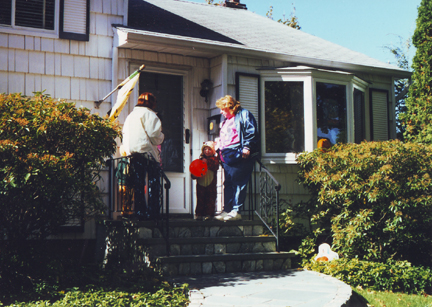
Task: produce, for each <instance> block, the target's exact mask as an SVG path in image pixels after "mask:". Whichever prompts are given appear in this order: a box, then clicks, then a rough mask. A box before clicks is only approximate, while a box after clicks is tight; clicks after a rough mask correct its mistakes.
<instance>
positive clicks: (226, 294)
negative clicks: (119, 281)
mask: <svg viewBox="0 0 432 307" xmlns="http://www.w3.org/2000/svg"><path fill="white" fill-rule="evenodd" d="M171 281H172V282H174V283H179V284H182V283H188V284H189V289H190V299H191V303H190V304H189V307H198V306H203V307H225V306H230V307H231V306H239V307H243V306H260V307H263V306H269V307H282V306H283V307H287V306H290V307H297V306H299V307H300V306H301V307H341V306H344V304H346V303H347V302H348V301H349V299H350V297H351V295H352V291H351V287H350V286H348V285H347V284H345V283H343V282H341V281H339V280H338V279H336V278H333V277H330V276H327V275H324V274H320V273H317V272H312V271H305V270H289V271H282V272H278V271H277V272H251V273H226V274H214V275H200V276H179V277H174V278H171ZM347 305H348V304H347ZM345 306H346V305H345Z"/></svg>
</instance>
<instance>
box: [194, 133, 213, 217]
mask: <svg viewBox="0 0 432 307" xmlns="http://www.w3.org/2000/svg"><path fill="white" fill-rule="evenodd" d="M214 146H215V144H214V142H212V141H208V142H204V144H203V146H202V148H201V155H200V157H199V158H200V160H202V161H204V162H205V163H207V173H206V174H205V175H204V176H202V177H199V178H198V177H195V176H194V175H192V178H193V179H196V181H197V185H196V190H197V205H196V209H195V219H197V220H203V221H206V220H209V219H210V218H212V217H213V216H214V215H215V211H216V183H217V178H216V173H217V170H218V169H219V158H218V157H217V155H216V151H215V148H214Z"/></svg>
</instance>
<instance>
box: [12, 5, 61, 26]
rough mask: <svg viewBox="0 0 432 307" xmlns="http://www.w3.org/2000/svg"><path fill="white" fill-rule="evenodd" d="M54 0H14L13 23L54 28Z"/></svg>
mask: <svg viewBox="0 0 432 307" xmlns="http://www.w3.org/2000/svg"><path fill="white" fill-rule="evenodd" d="M54 1H55V0H16V12H15V25H16V26H22V27H29V28H39V29H47V30H54Z"/></svg>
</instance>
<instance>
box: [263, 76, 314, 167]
mask: <svg viewBox="0 0 432 307" xmlns="http://www.w3.org/2000/svg"><path fill="white" fill-rule="evenodd" d="M268 81H270V82H271V81H273V82H274V81H276V82H303V108H304V109H303V112H304V118H305V127H304V128H305V131H304V138H305V139H304V146H305V150H306V151H310V150H311V147H310V144H308V143H307V141H306V140H308V138H310V136H311V134H312V132H313V131H312V129H311V128H310V124H311V121H312V119H309V116H307V114H310V112H313V109H312V106H311V105H310V103H308V102H309V101H311V100H312V97H311V96H312V78H311V77H310V76H302V75H298V74H297V75H295V74H292V75H291V74H289V75H288V74H280V75H273V76H272V74H271V73H270V75H268V76H266V75H263V74H261V84H260V86H261V101H262V103H261V105H260V113H261V115H260V117H261V122H260V131H261V140H262V141H261V152H262V161H263V162H264V163H270V164H276V163H285V164H293V163H297V162H296V159H297V154H296V153H293V152H288V153H267V152H266V138H265V82H268Z"/></svg>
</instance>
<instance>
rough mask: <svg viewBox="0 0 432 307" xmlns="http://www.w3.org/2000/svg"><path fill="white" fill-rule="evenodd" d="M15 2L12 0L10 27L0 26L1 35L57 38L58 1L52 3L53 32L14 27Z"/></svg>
mask: <svg viewBox="0 0 432 307" xmlns="http://www.w3.org/2000/svg"><path fill="white" fill-rule="evenodd" d="M15 4H16V2H15V0H12V18H11V25H0V31H1V32H3V33H10V34H20V35H33V36H34V35H37V36H40V37H46V38H58V35H59V16H60V0H55V3H54V6H55V7H54V30H46V29H39V28H29V27H21V26H16V25H15V7H16V5H15Z"/></svg>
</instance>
